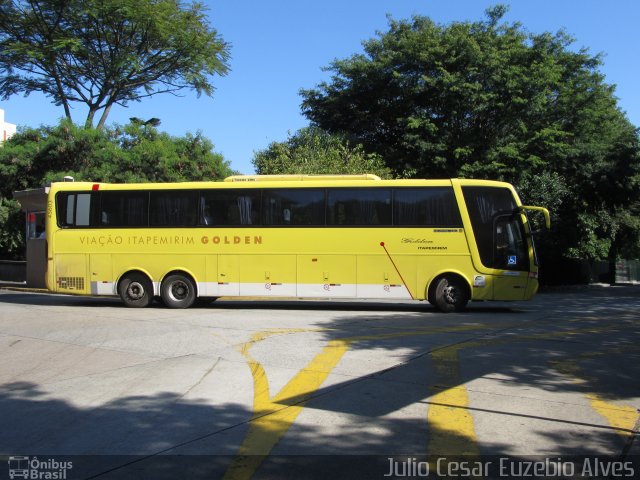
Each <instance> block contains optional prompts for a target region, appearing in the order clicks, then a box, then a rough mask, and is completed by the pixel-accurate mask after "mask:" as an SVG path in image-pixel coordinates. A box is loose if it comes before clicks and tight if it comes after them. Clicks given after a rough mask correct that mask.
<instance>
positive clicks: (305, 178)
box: [224, 173, 381, 182]
mask: <svg viewBox="0 0 640 480" xmlns="http://www.w3.org/2000/svg"><path fill="white" fill-rule="evenodd" d="M327 180H373V181H380V180H381V178H380V177H379V176H377V175H372V174H370V173H363V174H361V175H233V176H231V177H227V178H225V179H224V181H225V182H279V181H284V182H291V181H298V182H323V181H327Z"/></svg>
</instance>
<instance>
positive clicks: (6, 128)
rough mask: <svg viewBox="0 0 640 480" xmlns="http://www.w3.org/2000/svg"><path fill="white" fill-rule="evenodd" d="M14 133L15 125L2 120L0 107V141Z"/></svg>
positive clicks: (2, 113) (2, 114)
mask: <svg viewBox="0 0 640 480" xmlns="http://www.w3.org/2000/svg"><path fill="white" fill-rule="evenodd" d="M15 133H16V126H15V125H14V124H13V123H7V122H5V121H4V110H2V109H1V108H0V143H1V142H4V141H5V140H8V139H10V138H11V137H12V136H14V135H15Z"/></svg>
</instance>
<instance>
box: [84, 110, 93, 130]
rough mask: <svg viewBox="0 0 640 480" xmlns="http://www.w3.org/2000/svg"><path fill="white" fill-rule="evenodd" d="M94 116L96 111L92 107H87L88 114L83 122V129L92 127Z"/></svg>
mask: <svg viewBox="0 0 640 480" xmlns="http://www.w3.org/2000/svg"><path fill="white" fill-rule="evenodd" d="M95 114H96V109H95V107H94V106H93V105H91V106H90V107H89V113H88V114H87V119H86V120H85V122H84V128H91V127H93V117H94V116H95Z"/></svg>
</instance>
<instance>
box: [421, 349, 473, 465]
mask: <svg viewBox="0 0 640 480" xmlns="http://www.w3.org/2000/svg"><path fill="white" fill-rule="evenodd" d="M459 350H460V348H459V347H458V346H455V348H443V349H440V350H436V351H434V352H432V353H431V358H432V360H433V363H434V369H435V372H436V376H437V378H438V381H439V382H441V383H442V384H444V385H457V386H455V387H451V388H446V389H444V390H439V391H437V393H435V394H434V395H432V396H431V398H429V407H428V410H427V424H428V426H429V443H428V445H427V454H428V455H437V456H447V455H449V456H450V455H474V456H479V455H480V451H479V450H478V444H477V439H476V432H475V428H474V425H473V418H472V417H471V414H470V413H469V411H468V410H467V408H468V407H469V395H468V393H467V387H465V386H464V385H462V384H461V383H460V374H459V358H458V351H459ZM433 390H435V389H432V391H433Z"/></svg>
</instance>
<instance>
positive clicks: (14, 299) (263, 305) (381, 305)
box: [0, 290, 526, 315]
mask: <svg viewBox="0 0 640 480" xmlns="http://www.w3.org/2000/svg"><path fill="white" fill-rule="evenodd" d="M6 292H7V293H4V294H3V295H0V303H15V304H18V305H46V306H60V307H73V306H77V307H89V308H121V309H127V307H125V306H124V305H123V303H122V302H121V301H120V299H119V298H118V297H91V296H73V295H60V294H51V293H45V292H42V293H33V292H16V291H13V290H8V291H6ZM523 306H525V304H522V303H511V304H509V303H505V302H496V303H493V302H472V303H469V305H468V306H467V308H466V310H465V311H464V312H460V313H456V314H454V315H465V314H466V315H470V314H492V313H496V314H497V313H514V312H518V311H522V312H524V311H526V310H524V309H522V307H523ZM147 308H155V309H167V307H166V306H165V305H164V304H163V303H162V301H161V300H160V299H159V298H155V299H154V301H153V302H152V304H151V305H150V306H149V307H147ZM206 309H210V310H214V311H220V310H301V311H305V310H327V311H347V312H348V311H359V312H366V311H376V312H417V313H426V314H440V312H439V311H438V310H436V309H435V307H433V306H432V305H431V304H429V303H428V302H426V301H415V302H408V301H400V302H392V301H385V302H380V301H376V300H375V299H374V300H324V299H323V300H309V299H294V298H273V299H260V300H252V299H242V298H238V299H236V298H231V297H226V298H222V299H219V300H216V301H213V300H205V299H203V300H201V301H197V302H196V303H195V304H194V305H193V306H191V307H190V308H189V309H187V311H189V310H206ZM131 310H135V309H131ZM176 311H177V310H176Z"/></svg>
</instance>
